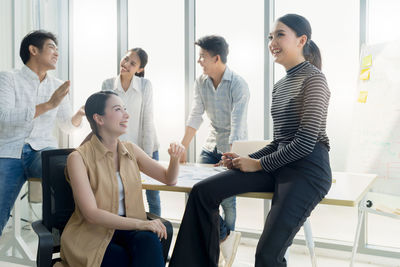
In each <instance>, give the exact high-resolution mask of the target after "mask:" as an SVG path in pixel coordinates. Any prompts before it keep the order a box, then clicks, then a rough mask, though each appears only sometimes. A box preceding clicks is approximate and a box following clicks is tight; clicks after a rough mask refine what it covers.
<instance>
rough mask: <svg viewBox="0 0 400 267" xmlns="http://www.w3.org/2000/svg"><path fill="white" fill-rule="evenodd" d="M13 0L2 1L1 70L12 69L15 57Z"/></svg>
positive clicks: (0, 25) (0, 3) (0, 21)
mask: <svg viewBox="0 0 400 267" xmlns="http://www.w3.org/2000/svg"><path fill="white" fill-rule="evenodd" d="M12 19H13V16H12V1H11V0H6V1H1V2H0V32H1V35H2V41H1V42H0V50H1V60H0V71H5V70H10V69H11V68H12V57H13V49H12V45H13V35H12V27H10V25H12Z"/></svg>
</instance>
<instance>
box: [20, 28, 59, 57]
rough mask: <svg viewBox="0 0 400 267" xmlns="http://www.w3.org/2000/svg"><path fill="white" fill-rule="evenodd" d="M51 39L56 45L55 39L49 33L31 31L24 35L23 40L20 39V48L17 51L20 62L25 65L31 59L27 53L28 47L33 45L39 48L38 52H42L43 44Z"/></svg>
mask: <svg viewBox="0 0 400 267" xmlns="http://www.w3.org/2000/svg"><path fill="white" fill-rule="evenodd" d="M48 39H51V40H53V42H54V43H55V44H56V45H57V38H56V36H55V35H54V34H52V33H51V32H47V31H43V30H38V31H33V32H30V33H28V34H27V35H25V37H24V39H22V42H21V47H20V49H19V56H20V57H21V59H22V62H24V64H26V63H27V62H28V61H29V59H30V58H31V53H30V52H29V46H30V45H33V46H35V47H37V48H39V51H42V49H43V45H44V42H46V40H48Z"/></svg>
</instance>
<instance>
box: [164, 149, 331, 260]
mask: <svg viewBox="0 0 400 267" xmlns="http://www.w3.org/2000/svg"><path fill="white" fill-rule="evenodd" d="M331 182H332V174H331V169H330V165H329V154H328V149H327V147H326V146H325V145H324V144H321V143H317V144H316V145H315V148H314V150H313V152H312V153H311V154H309V155H308V156H307V157H305V158H303V159H300V160H298V161H295V162H292V163H289V164H287V165H285V166H284V167H281V168H279V169H277V170H275V171H274V172H272V173H267V172H265V171H259V172H249V173H244V172H241V171H238V170H228V171H226V172H222V173H219V174H217V175H214V176H212V177H210V178H207V179H205V180H203V181H201V182H199V183H197V184H196V185H195V186H194V187H193V189H192V191H191V193H190V195H189V200H188V203H187V206H186V209H185V213H184V216H183V219H182V224H181V226H180V229H179V233H178V236H177V240H176V243H175V248H174V251H173V254H172V258H171V261H170V264H169V266H170V267H187V266H190V267H197V266H198V267H216V266H217V265H218V257H219V211H218V206H219V204H220V203H221V201H222V200H223V199H225V198H227V197H231V196H234V195H237V194H242V193H246V192H274V197H273V199H272V206H271V210H270V212H269V214H268V217H267V219H266V221H265V225H264V230H263V232H262V234H261V237H260V240H259V242H258V245H257V251H256V255H255V257H256V259H255V266H256V267H285V266H287V265H286V260H285V258H284V255H285V252H286V250H287V248H288V247H289V246H290V245H291V244H292V241H293V238H294V236H295V235H296V233H297V232H298V231H299V229H300V227H301V226H302V225H303V223H304V222H305V220H306V219H307V217H308V216H309V215H310V214H311V211H312V210H313V209H314V208H315V206H316V205H317V204H318V203H319V202H320V201H321V200H322V199H323V198H324V196H325V195H326V194H327V193H328V191H329V189H330V186H331Z"/></svg>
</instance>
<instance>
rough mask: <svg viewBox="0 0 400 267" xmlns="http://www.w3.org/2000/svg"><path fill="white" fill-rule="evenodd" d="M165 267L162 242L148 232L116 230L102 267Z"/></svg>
mask: <svg viewBox="0 0 400 267" xmlns="http://www.w3.org/2000/svg"><path fill="white" fill-rule="evenodd" d="M108 266H109V267H114V266H118V267H128V266H129V267H144V266H146V267H162V266H165V263H164V259H163V251H162V246H161V242H160V240H159V239H158V237H157V235H156V234H155V233H153V232H148V231H123V230H115V232H114V235H113V238H112V239H111V242H110V244H108V247H107V250H106V252H105V254H104V258H103V261H102V263H101V267H108Z"/></svg>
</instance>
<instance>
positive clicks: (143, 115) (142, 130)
mask: <svg viewBox="0 0 400 267" xmlns="http://www.w3.org/2000/svg"><path fill="white" fill-rule="evenodd" d="M102 90H103V91H107V90H108V91H109V90H114V91H115V92H116V93H117V94H118V95H119V96H120V97H121V99H122V101H123V102H124V104H125V106H126V110H127V112H128V114H129V123H128V131H127V133H126V134H124V135H122V136H120V140H124V141H130V142H132V143H135V144H137V145H138V146H139V147H140V148H142V149H143V151H144V152H146V154H147V155H149V156H150V157H151V156H152V155H153V152H154V151H157V150H158V146H159V144H158V140H157V135H156V130H155V126H154V119H153V88H152V86H151V83H150V81H149V80H147V79H145V78H141V77H137V76H133V78H132V81H131V84H130V85H129V87H128V90H126V91H125V90H124V89H123V88H122V85H121V78H120V76H117V77H114V78H110V79H107V80H105V81H104V82H103V85H102Z"/></svg>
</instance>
